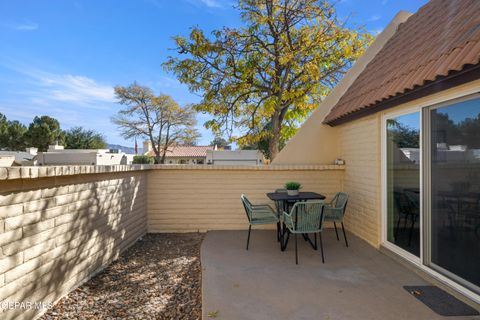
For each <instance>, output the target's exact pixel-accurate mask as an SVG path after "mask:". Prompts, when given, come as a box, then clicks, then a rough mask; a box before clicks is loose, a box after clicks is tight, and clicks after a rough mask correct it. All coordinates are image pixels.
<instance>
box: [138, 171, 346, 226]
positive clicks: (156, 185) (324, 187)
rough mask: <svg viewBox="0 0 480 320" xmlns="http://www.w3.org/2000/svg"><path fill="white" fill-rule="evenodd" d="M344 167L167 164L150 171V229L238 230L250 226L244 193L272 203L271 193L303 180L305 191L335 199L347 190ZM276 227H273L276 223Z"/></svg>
mask: <svg viewBox="0 0 480 320" xmlns="http://www.w3.org/2000/svg"><path fill="white" fill-rule="evenodd" d="M342 180H343V167H340V166H320V167H313V166H310V167H298V166H297V167H290V168H274V167H267V166H265V167H228V166H224V167H216V166H215V167H211V166H197V167H194V166H191V167H190V168H188V167H185V168H181V169H180V168H179V169H172V168H170V169H168V168H167V169H163V170H153V171H150V172H149V175H148V183H147V199H148V200H147V202H148V231H149V232H190V231H206V230H237V229H246V228H247V227H248V224H247V219H246V216H245V211H244V209H243V207H242V204H241V202H240V195H241V194H242V193H245V194H246V195H247V197H248V198H249V199H250V200H251V201H252V202H255V203H269V204H271V205H272V206H274V204H273V203H272V202H270V201H269V199H268V198H267V196H266V193H267V192H273V191H274V190H275V189H277V188H282V187H283V185H284V184H285V182H287V181H298V182H300V183H301V184H302V185H303V189H304V190H308V191H316V192H319V193H321V194H324V195H325V196H327V198H328V199H331V198H332V197H333V195H334V194H335V193H336V192H338V191H340V190H342V189H343V186H342ZM272 227H273V226H272Z"/></svg>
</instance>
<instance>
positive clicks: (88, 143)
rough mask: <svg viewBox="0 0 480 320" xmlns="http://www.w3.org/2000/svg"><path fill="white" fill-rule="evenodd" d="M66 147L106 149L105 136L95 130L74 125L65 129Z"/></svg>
mask: <svg viewBox="0 0 480 320" xmlns="http://www.w3.org/2000/svg"><path fill="white" fill-rule="evenodd" d="M64 136H65V148H67V149H105V148H106V147H107V143H106V142H105V137H104V136H103V135H102V134H101V133H98V132H95V131H93V130H86V129H84V128H82V127H74V128H71V129H70V130H67V131H64Z"/></svg>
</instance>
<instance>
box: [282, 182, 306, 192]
mask: <svg viewBox="0 0 480 320" xmlns="http://www.w3.org/2000/svg"><path fill="white" fill-rule="evenodd" d="M301 187H302V185H301V184H300V183H299V182H294V181H289V182H287V183H285V189H287V190H300V188H301Z"/></svg>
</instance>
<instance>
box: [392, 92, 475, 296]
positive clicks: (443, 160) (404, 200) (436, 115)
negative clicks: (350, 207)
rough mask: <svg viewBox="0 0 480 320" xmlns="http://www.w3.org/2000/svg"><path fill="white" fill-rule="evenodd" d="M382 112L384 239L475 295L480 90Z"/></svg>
mask: <svg viewBox="0 0 480 320" xmlns="http://www.w3.org/2000/svg"><path fill="white" fill-rule="evenodd" d="M413 111H415V112H409V113H403V114H402V113H396V114H392V115H391V116H387V117H385V118H384V119H385V123H384V130H385V132H384V144H383V150H384V151H383V152H384V158H383V159H384V166H383V167H384V190H383V192H384V193H383V194H384V197H383V203H384V219H383V221H384V223H385V225H384V243H385V245H386V246H388V247H389V248H391V249H392V250H394V251H396V252H397V253H399V254H401V255H403V256H404V257H406V258H410V260H412V261H415V262H417V263H420V264H423V265H427V266H429V267H430V268H431V269H433V270H435V271H437V272H439V273H441V274H443V275H444V276H445V277H447V278H449V279H451V280H453V281H455V282H457V283H458V284H460V285H461V286H463V287H465V288H468V289H470V290H471V291H474V292H477V293H478V294H480V97H479V95H476V96H469V97H465V98H462V99H457V100H452V101H450V102H447V103H444V104H440V105H435V106H430V107H423V108H420V107H418V108H417V109H413Z"/></svg>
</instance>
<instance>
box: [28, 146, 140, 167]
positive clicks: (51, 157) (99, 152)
mask: <svg viewBox="0 0 480 320" xmlns="http://www.w3.org/2000/svg"><path fill="white" fill-rule="evenodd" d="M132 160H133V157H127V155H126V154H125V153H123V152H111V151H110V150H109V149H64V148H63V146H58V145H52V146H49V148H48V150H47V152H38V154H37V161H38V165H40V166H52V165H95V166H100V165H118V164H131V161H132Z"/></svg>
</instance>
